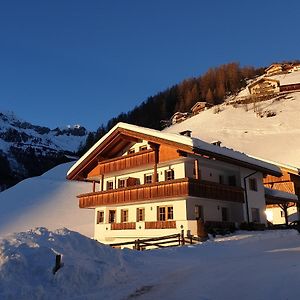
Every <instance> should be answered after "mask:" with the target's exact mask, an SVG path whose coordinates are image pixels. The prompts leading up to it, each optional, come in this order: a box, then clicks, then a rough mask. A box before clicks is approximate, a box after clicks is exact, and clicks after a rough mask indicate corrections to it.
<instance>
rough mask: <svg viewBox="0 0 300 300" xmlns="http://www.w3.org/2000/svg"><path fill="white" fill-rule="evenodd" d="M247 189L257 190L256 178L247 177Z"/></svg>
mask: <svg viewBox="0 0 300 300" xmlns="http://www.w3.org/2000/svg"><path fill="white" fill-rule="evenodd" d="M249 189H250V190H251V191H257V181H256V178H249Z"/></svg>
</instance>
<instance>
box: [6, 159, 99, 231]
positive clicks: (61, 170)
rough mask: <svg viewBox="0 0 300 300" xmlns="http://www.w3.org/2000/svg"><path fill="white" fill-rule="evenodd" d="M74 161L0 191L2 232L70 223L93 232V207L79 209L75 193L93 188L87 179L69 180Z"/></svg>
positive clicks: (52, 226) (78, 228)
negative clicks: (68, 172)
mask: <svg viewBox="0 0 300 300" xmlns="http://www.w3.org/2000/svg"><path fill="white" fill-rule="evenodd" d="M71 165H72V163H67V164H62V165H60V166H57V167H55V168H53V169H52V170H50V171H48V172H46V173H45V174H43V175H42V176H38V177H33V178H29V179H26V180H23V181H21V182H20V183H18V184H17V185H15V186H14V187H12V188H10V189H8V190H5V191H3V192H1V193H0V203H1V210H0V236H1V235H4V234H7V233H11V232H19V231H23V230H28V229H31V228H34V227H39V226H42V227H47V228H50V229H56V228H60V227H67V228H69V229H71V230H75V231H78V232H80V233H81V234H85V235H87V236H92V235H93V220H94V212H93V210H87V209H80V208H79V207H78V199H77V198H76V196H77V195H78V194H81V193H86V192H90V191H91V190H92V186H91V184H89V183H85V182H75V181H72V182H71V181H67V180H66V178H65V176H66V172H67V170H68V169H69V168H70V166H71Z"/></svg>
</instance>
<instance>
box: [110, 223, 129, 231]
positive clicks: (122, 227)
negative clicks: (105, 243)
mask: <svg viewBox="0 0 300 300" xmlns="http://www.w3.org/2000/svg"><path fill="white" fill-rule="evenodd" d="M125 229H135V222H128V223H111V230H125Z"/></svg>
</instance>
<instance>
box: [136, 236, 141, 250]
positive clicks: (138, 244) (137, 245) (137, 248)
mask: <svg viewBox="0 0 300 300" xmlns="http://www.w3.org/2000/svg"><path fill="white" fill-rule="evenodd" d="M136 250H138V251H140V250H141V249H140V240H139V239H137V240H136Z"/></svg>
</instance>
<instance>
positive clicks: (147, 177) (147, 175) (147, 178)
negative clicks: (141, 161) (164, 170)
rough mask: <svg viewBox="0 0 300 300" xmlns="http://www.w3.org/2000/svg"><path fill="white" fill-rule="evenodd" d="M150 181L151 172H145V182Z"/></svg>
mask: <svg viewBox="0 0 300 300" xmlns="http://www.w3.org/2000/svg"><path fill="white" fill-rule="evenodd" d="M147 183H152V174H145V184H147Z"/></svg>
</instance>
